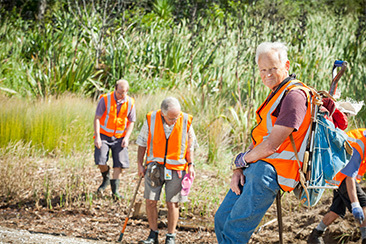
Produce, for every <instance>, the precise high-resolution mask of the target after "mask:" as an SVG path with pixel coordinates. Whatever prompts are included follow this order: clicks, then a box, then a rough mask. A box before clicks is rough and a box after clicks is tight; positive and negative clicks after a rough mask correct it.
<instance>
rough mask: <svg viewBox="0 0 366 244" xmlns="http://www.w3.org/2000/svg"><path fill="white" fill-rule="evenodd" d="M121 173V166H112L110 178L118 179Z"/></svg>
mask: <svg viewBox="0 0 366 244" xmlns="http://www.w3.org/2000/svg"><path fill="white" fill-rule="evenodd" d="M121 173H122V168H113V174H112V179H115V180H117V179H119V175H120V174H121Z"/></svg>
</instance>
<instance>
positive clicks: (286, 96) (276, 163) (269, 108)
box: [215, 42, 312, 243]
mask: <svg viewBox="0 0 366 244" xmlns="http://www.w3.org/2000/svg"><path fill="white" fill-rule="evenodd" d="M256 62H257V65H258V68H259V73H260V76H261V79H262V82H263V84H264V85H265V86H267V87H268V88H270V89H271V92H270V94H269V95H268V97H267V99H266V100H265V101H264V102H263V103H262V105H260V106H259V108H258V109H257V111H256V115H257V125H256V126H255V127H254V129H253V130H252V133H251V138H252V144H251V145H250V146H249V148H248V149H247V150H246V152H245V153H239V154H238V155H237V156H236V157H235V158H234V160H233V163H232V170H233V176H232V178H231V183H230V190H229V192H228V193H227V195H226V197H225V199H224V201H223V202H222V204H221V205H220V207H219V209H218V210H217V212H216V214H215V233H216V237H217V240H218V242H219V243H247V242H248V241H249V239H250V237H251V235H252V233H253V231H254V230H255V228H256V227H257V226H258V224H259V223H260V221H261V220H262V217H263V216H264V214H265V213H266V211H267V209H268V208H269V207H270V206H271V205H272V203H273V201H274V199H275V197H276V195H277V193H278V191H279V190H280V189H282V190H283V191H292V190H293V189H294V188H295V186H296V185H297V184H298V182H299V178H300V176H299V166H298V163H297V161H296V157H295V151H294V147H293V146H292V143H291V141H292V142H293V143H294V144H295V147H296V151H297V152H298V154H299V155H303V154H304V152H305V148H306V144H307V141H308V137H309V134H310V129H309V125H310V122H311V98H312V95H311V93H310V92H309V91H310V89H309V88H308V87H307V86H306V85H305V84H303V83H301V82H300V81H298V80H295V75H290V76H289V73H288V71H289V68H290V61H289V60H288V58H287V47H286V46H285V45H284V44H282V43H279V42H273V43H272V42H265V43H262V44H260V45H259V46H258V48H257V52H256ZM290 136H291V137H292V138H291V139H290ZM300 158H302V157H301V156H300ZM301 164H302V162H301Z"/></svg>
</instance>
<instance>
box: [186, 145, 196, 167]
mask: <svg viewBox="0 0 366 244" xmlns="http://www.w3.org/2000/svg"><path fill="white" fill-rule="evenodd" d="M186 160H187V162H188V163H193V162H194V161H193V160H194V150H193V149H190V148H189V147H188V149H187V153H186Z"/></svg>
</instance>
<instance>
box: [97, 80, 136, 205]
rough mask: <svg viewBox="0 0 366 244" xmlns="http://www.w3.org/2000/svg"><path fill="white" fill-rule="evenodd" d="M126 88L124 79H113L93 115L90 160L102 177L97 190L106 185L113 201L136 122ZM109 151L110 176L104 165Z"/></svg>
mask: <svg viewBox="0 0 366 244" xmlns="http://www.w3.org/2000/svg"><path fill="white" fill-rule="evenodd" d="M128 89H129V85H128V82H127V81H126V80H119V81H117V82H116V86H115V90H114V91H113V92H110V93H107V94H104V95H102V96H101V99H100V101H99V103H98V106H97V109H96V112H95V117H94V136H95V138H94V145H95V150H94V160H95V164H96V165H98V167H99V169H100V172H101V173H102V176H103V182H102V184H101V185H100V186H99V188H98V191H97V192H98V194H101V195H103V191H104V190H105V189H106V188H107V186H108V185H109V184H110V185H111V188H112V197H113V199H115V200H119V199H121V198H122V197H121V195H120V194H119V193H118V188H119V181H120V180H119V176H120V174H121V172H122V169H126V168H128V167H129V166H130V163H129V160H128V150H127V147H128V143H129V138H130V135H131V132H132V130H133V126H134V123H135V121H136V111H135V106H134V104H135V100H134V99H133V98H131V97H129V96H128V95H127V92H128ZM109 150H111V151H112V158H113V174H112V179H110V175H109V171H110V167H109V166H108V165H107V161H108V157H109Z"/></svg>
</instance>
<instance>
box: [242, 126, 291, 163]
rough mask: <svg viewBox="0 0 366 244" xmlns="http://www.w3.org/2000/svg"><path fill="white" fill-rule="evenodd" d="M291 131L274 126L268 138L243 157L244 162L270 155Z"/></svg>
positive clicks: (288, 128) (283, 127)
mask: <svg viewBox="0 0 366 244" xmlns="http://www.w3.org/2000/svg"><path fill="white" fill-rule="evenodd" d="M293 130H294V129H293V128H290V127H285V126H280V125H275V126H274V127H273V129H272V132H271V134H270V135H269V137H268V138H267V139H266V140H265V141H262V142H261V143H260V144H259V145H258V146H256V147H255V148H254V149H253V150H251V151H250V152H249V153H247V154H246V155H245V161H247V162H248V163H250V162H254V161H257V160H260V159H262V158H266V157H268V156H270V155H272V154H273V153H275V152H276V151H277V149H278V148H279V147H280V146H281V144H282V143H283V142H284V141H285V140H286V138H288V137H289V135H290V134H291V133H292V131H293Z"/></svg>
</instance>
